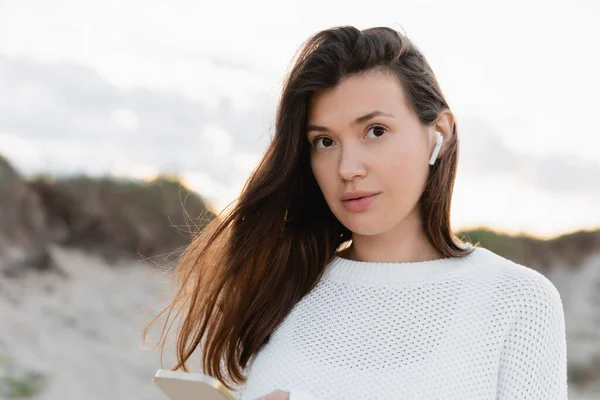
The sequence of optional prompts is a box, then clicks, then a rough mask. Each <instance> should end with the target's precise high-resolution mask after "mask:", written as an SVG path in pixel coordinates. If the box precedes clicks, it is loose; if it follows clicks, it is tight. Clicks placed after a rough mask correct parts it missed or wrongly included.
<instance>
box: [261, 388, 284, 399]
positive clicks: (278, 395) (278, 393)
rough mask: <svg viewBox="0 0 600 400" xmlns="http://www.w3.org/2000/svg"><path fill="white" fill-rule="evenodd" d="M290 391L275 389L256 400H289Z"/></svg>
mask: <svg viewBox="0 0 600 400" xmlns="http://www.w3.org/2000/svg"><path fill="white" fill-rule="evenodd" d="M289 398H290V393H289V392H284V391H283V390H276V391H274V392H271V393H269V394H267V395H265V396H262V397H259V398H257V399H256V400H289Z"/></svg>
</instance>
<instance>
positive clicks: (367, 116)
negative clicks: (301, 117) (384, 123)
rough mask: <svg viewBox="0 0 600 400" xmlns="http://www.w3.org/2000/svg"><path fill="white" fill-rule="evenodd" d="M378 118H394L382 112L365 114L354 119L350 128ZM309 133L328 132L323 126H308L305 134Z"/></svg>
mask: <svg viewBox="0 0 600 400" xmlns="http://www.w3.org/2000/svg"><path fill="white" fill-rule="evenodd" d="M379 116H384V117H390V118H394V115H393V114H390V113H386V112H383V111H372V112H370V113H368V114H365V115H362V116H360V117H358V118H356V119H355V120H354V121H352V122H351V123H350V126H356V125H358V124H362V123H363V122H366V121H368V120H370V119H372V118H375V117H379ZM310 131H318V132H329V128H327V127H325V126H319V125H308V126H307V127H306V133H308V132H310Z"/></svg>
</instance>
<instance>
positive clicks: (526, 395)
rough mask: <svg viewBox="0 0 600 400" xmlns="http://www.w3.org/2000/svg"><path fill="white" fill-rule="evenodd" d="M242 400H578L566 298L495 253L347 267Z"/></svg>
mask: <svg viewBox="0 0 600 400" xmlns="http://www.w3.org/2000/svg"><path fill="white" fill-rule="evenodd" d="M247 376H248V381H247V383H246V385H245V386H244V387H241V388H239V391H238V392H237V393H236V396H237V397H238V398H240V399H243V400H246V399H250V400H253V399H256V398H257V397H260V396H264V395H266V394H267V393H270V392H272V391H274V390H277V389H281V390H286V391H290V392H291V395H290V400H304V399H316V400H328V399H346V400H347V399H379V400H381V399H461V400H465V399H478V400H480V399H502V400H504V399H506V400H508V399H544V400H550V399H567V354H566V335H565V320H564V312H563V305H562V301H561V297H560V295H559V293H558V291H557V289H556V287H555V286H554V285H553V284H552V283H551V282H550V281H549V280H548V279H547V278H546V277H545V276H544V275H542V274H540V273H538V272H537V271H535V270H533V269H531V268H528V267H525V266H522V265H519V264H515V263H513V262H511V261H509V260H507V259H505V258H502V257H500V256H499V255H497V254H495V253H493V252H491V251H489V250H487V249H484V248H479V247H477V248H475V249H474V251H473V252H472V253H471V254H470V255H468V256H467V257H465V258H462V259H458V258H448V259H443V260H435V261H425V262H415V263H369V262H358V261H352V260H347V259H343V258H339V257H336V258H334V260H333V261H332V262H331V263H330V264H329V265H328V266H327V268H326V270H325V273H324V276H323V278H322V279H321V280H320V281H319V282H318V284H317V286H316V287H315V288H314V289H313V290H312V291H311V292H310V293H308V294H307V295H306V296H305V297H304V298H303V299H302V300H301V301H300V302H299V303H298V304H296V306H295V307H294V309H293V310H292V311H291V312H290V314H289V315H288V316H287V317H286V318H285V319H284V320H283V321H282V322H281V323H280V324H279V325H278V327H277V328H276V330H275V331H274V332H273V333H272V336H271V339H270V341H269V342H268V343H267V344H266V345H265V346H263V347H262V348H261V349H260V351H259V352H258V353H257V354H256V355H255V357H253V358H252V359H251V362H250V364H249V368H248V369H247Z"/></svg>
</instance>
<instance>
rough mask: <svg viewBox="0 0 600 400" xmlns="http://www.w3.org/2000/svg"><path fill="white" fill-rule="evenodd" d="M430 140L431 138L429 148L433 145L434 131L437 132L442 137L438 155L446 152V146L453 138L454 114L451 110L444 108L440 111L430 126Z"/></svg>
mask: <svg viewBox="0 0 600 400" xmlns="http://www.w3.org/2000/svg"><path fill="white" fill-rule="evenodd" d="M430 131H431V135H430V138H431V139H430V140H431V148H433V146H435V139H436V135H435V132H436V131H437V132H439V133H441V134H442V136H443V137H444V143H443V144H442V148H441V149H440V152H439V155H438V157H441V156H443V155H444V153H445V152H446V148H447V147H448V144H449V143H451V142H452V140H453V139H454V138H453V137H452V136H453V135H454V114H452V111H450V110H448V109H445V110H444V111H442V112H441V113H440V115H439V116H438V118H437V120H436V121H435V122H434V123H433V124H432V125H431V126H430Z"/></svg>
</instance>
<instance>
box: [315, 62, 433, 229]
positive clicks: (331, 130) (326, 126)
mask: <svg viewBox="0 0 600 400" xmlns="http://www.w3.org/2000/svg"><path fill="white" fill-rule="evenodd" d="M307 138H308V141H309V143H310V145H311V167H312V171H313V174H314V176H315V178H316V180H317V183H318V184H319V187H320V188H321V191H322V193H323V196H324V197H325V200H326V201H327V204H328V205H329V208H330V209H331V211H332V212H333V214H334V215H335V216H336V217H337V219H338V220H339V221H340V222H341V223H342V224H343V225H344V226H345V227H346V228H348V229H349V230H350V231H352V232H353V233H355V234H359V235H376V234H380V233H383V232H387V231H388V230H390V229H392V228H394V227H396V226H397V225H398V224H400V223H401V222H402V221H403V220H405V219H406V218H407V216H409V215H411V213H417V215H418V212H419V210H418V207H417V206H418V200H419V198H420V196H421V194H422V193H423V190H424V189H425V183H426V179H427V175H428V173H429V168H430V166H429V157H430V155H431V152H432V150H433V147H434V145H435V130H434V129H433V128H432V127H427V126H423V125H422V124H421V123H420V121H419V119H418V117H417V116H416V115H415V114H414V113H413V112H412V111H411V110H410V109H409V108H408V105H407V103H406V100H405V97H404V93H403V90H402V87H401V86H400V83H399V81H398V78H396V77H395V76H394V75H392V74H391V73H387V72H381V71H371V72H368V73H366V74H363V75H358V76H352V77H349V78H347V79H345V80H343V81H342V82H341V83H339V84H338V85H337V86H336V87H334V88H332V89H329V90H327V91H324V92H321V93H319V94H318V95H315V96H313V99H312V102H311V105H310V110H309V118H308V130H307ZM360 191H363V192H365V193H360ZM352 192H357V193H355V194H353V193H352ZM370 194H372V196H368V195H370ZM364 196H367V197H364ZM348 197H363V198H362V199H358V200H347V198H348Z"/></svg>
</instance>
